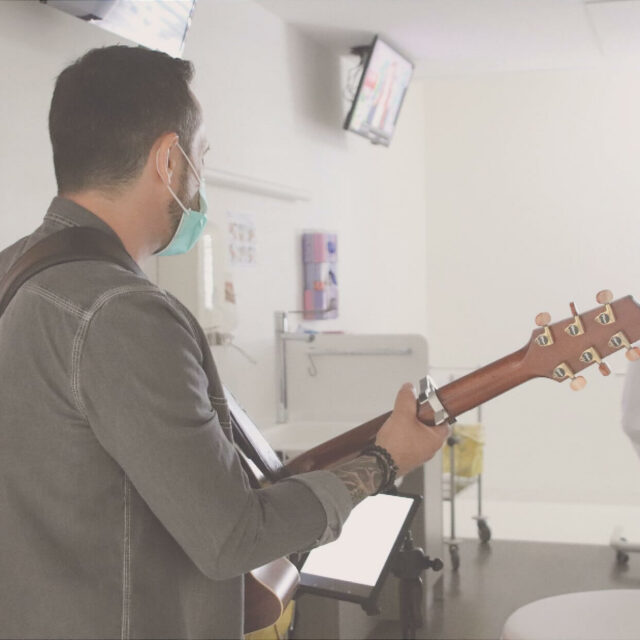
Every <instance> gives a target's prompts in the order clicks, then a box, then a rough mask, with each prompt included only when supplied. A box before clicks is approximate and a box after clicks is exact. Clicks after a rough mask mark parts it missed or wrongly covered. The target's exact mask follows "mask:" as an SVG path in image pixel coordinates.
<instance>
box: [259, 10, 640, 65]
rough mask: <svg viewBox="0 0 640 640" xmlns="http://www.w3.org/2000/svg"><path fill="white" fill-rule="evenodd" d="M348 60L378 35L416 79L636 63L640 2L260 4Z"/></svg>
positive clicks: (639, 44)
mask: <svg viewBox="0 0 640 640" xmlns="http://www.w3.org/2000/svg"><path fill="white" fill-rule="evenodd" d="M257 1H258V2H259V3H260V4H261V5H262V6H264V7H265V8H266V9H268V10H269V11H271V12H273V13H275V14H276V15H278V16H279V17H280V18H282V19H283V20H284V21H285V22H287V23H289V24H291V25H294V26H296V27H297V28H299V29H301V30H303V31H304V32H305V33H307V34H309V35H310V36H311V37H313V38H314V39H316V40H318V41H319V42H321V43H322V44H324V45H325V46H327V47H329V48H330V49H332V50H334V51H336V52H339V53H341V54H346V53H348V52H349V50H350V48H351V47H352V46H354V45H361V44H368V43H369V42H370V41H371V39H372V36H373V34H376V33H379V34H382V35H384V36H386V38H387V39H388V40H389V41H390V42H391V43H393V44H395V45H396V46H397V47H399V48H400V49H402V50H403V51H404V52H405V53H406V54H407V55H408V56H409V57H410V58H411V59H413V61H414V62H415V63H416V75H417V76H418V77H427V76H430V75H442V74H449V73H456V74H457V73H473V72H489V71H508V70H528V69H554V68H575V67H591V66H594V65H601V64H633V65H636V64H637V65H638V68H639V70H640V0H257Z"/></svg>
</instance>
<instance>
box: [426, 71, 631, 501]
mask: <svg viewBox="0 0 640 640" xmlns="http://www.w3.org/2000/svg"><path fill="white" fill-rule="evenodd" d="M639 108H640V73H638V72H637V71H632V70H624V69H617V70H616V69H607V68H601V69H594V70H583V71H549V72H528V73H512V74H487V75H484V76H474V77H459V78H448V79H447V78H440V79H435V78H434V79H431V80H429V81H428V82H427V83H426V89H425V122H426V148H427V157H428V159H427V173H426V175H427V201H428V224H427V255H428V268H427V272H428V275H429V277H428V294H427V297H428V300H429V311H428V326H429V332H428V337H429V341H430V344H431V347H432V351H431V356H432V363H433V364H434V365H436V366H440V367H444V368H448V367H470V368H473V367H476V366H478V365H480V364H485V363H488V362H490V361H492V360H495V359H497V358H499V357H501V356H503V355H505V354H506V353H508V352H511V351H515V350H516V349H517V348H519V347H521V346H523V345H524V344H525V342H527V340H528V339H529V336H530V332H531V330H532V329H533V328H534V322H533V319H534V316H535V315H536V314H537V313H538V312H539V311H549V312H551V314H552V316H553V320H554V321H555V320H561V319H563V318H565V317H567V316H569V307H568V303H569V302H570V301H571V300H573V301H575V303H576V305H577V306H578V309H582V310H586V309H589V308H592V307H594V306H596V303H595V299H594V296H595V293H596V292H597V291H598V290H599V289H602V288H611V289H612V290H613V292H614V294H615V295H616V297H618V296H622V295H626V294H629V293H632V294H636V295H640V285H639V282H638V279H639V278H640V255H638V251H637V242H636V241H635V237H636V234H637V230H638V226H639V224H640V222H639V216H638V211H640V180H639V179H638V175H639V174H638V168H639V167H640V120H639V119H638V113H640V110H639ZM625 363H626V361H625V360H624V358H617V359H616V360H614V362H613V364H612V368H613V369H614V371H616V372H620V373H622V372H624V370H625V366H626V364H625ZM441 375H443V376H446V374H445V373H444V371H443V372H441ZM586 377H587V379H588V380H589V384H588V386H587V388H586V389H585V390H584V391H582V392H580V393H575V392H572V391H571V390H570V389H569V387H568V384H563V385H558V384H557V383H555V382H552V381H550V380H546V379H542V380H540V381H534V382H531V383H528V384H527V385H525V386H524V387H521V388H519V389H517V390H516V391H513V392H511V393H510V394H508V395H506V396H502V397H501V398H498V399H496V400H494V401H492V402H490V403H488V404H487V405H486V406H485V421H486V425H487V429H488V432H487V447H486V458H485V460H486V477H485V487H486V489H487V495H488V496H489V497H490V498H491V497H494V498H505V499H514V500H517V499H530V500H543V501H544V500H551V501H555V500H558V501H576V502H580V501H584V502H594V503H598V502H601V503H618V504H625V503H633V502H636V503H637V501H638V499H639V498H640V462H639V461H638V460H637V458H636V456H635V455H634V453H633V451H632V447H631V446H630V444H629V443H628V442H627V440H626V438H625V436H624V435H623V434H622V433H621V430H620V426H619V425H620V415H619V403H620V394H621V388H622V377H614V376H611V377H609V378H602V377H601V376H600V375H599V374H598V373H597V371H596V370H595V369H590V370H588V372H587V373H586Z"/></svg>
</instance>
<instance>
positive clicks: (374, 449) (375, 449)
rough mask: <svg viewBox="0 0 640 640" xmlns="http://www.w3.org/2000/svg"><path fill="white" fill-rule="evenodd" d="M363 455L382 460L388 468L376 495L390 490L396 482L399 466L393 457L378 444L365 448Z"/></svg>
mask: <svg viewBox="0 0 640 640" xmlns="http://www.w3.org/2000/svg"><path fill="white" fill-rule="evenodd" d="M361 455H363V456H374V457H375V458H377V459H378V460H380V461H381V462H382V463H383V466H384V467H385V468H386V472H385V478H384V480H383V482H382V484H381V485H380V488H379V489H378V491H376V493H381V492H382V491H386V490H388V489H390V488H391V487H392V486H393V484H394V482H395V481H396V476H397V474H398V465H397V464H396V463H395V460H394V459H393V456H392V455H391V454H390V453H389V452H388V451H387V450H386V449H385V448H384V447H381V446H380V445H377V444H370V445H368V446H367V447H365V448H364V449H363V450H362V452H361Z"/></svg>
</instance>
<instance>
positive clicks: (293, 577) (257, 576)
mask: <svg viewBox="0 0 640 640" xmlns="http://www.w3.org/2000/svg"><path fill="white" fill-rule="evenodd" d="M299 582H300V574H299V573H298V570H297V569H296V568H295V567H294V566H293V564H291V562H289V561H288V560H287V559H286V558H278V559H277V560H273V562H269V563H268V564H265V565H263V566H262V567H258V568H257V569H254V570H253V571H251V572H250V573H247V574H245V577H244V600H245V608H244V630H245V633H250V632H252V631H257V630H258V629H264V628H265V627H269V626H271V625H272V624H274V623H275V621H276V620H278V618H279V617H280V616H281V615H282V614H283V612H284V610H285V609H286V607H287V605H288V604H289V602H291V599H292V598H293V596H294V594H295V592H296V588H297V586H298V583H299Z"/></svg>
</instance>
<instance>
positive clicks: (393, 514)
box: [301, 493, 413, 587]
mask: <svg viewBox="0 0 640 640" xmlns="http://www.w3.org/2000/svg"><path fill="white" fill-rule="evenodd" d="M412 504H413V499H411V498H407V497H404V496H390V495H386V494H384V493H381V494H379V495H377V496H371V497H369V498H366V499H365V500H363V501H362V502H361V503H360V504H358V505H357V506H356V507H355V508H354V509H353V511H352V512H351V515H350V516H349V517H348V518H347V521H346V522H345V524H344V527H343V528H342V533H341V534H340V537H339V538H338V539H337V540H336V541H335V542H330V543H329V544H326V545H324V546H322V547H318V548H317V549H313V550H312V551H311V552H310V553H309V556H308V557H307V560H306V561H305V563H304V565H303V567H302V569H301V571H302V573H307V574H311V575H315V576H322V577H326V578H330V579H333V580H344V581H346V582H353V583H356V584H364V585H368V586H372V587H373V586H374V585H375V584H376V582H377V581H378V577H379V575H380V572H381V571H382V569H383V568H384V565H385V562H386V561H387V557H388V556H389V553H391V549H392V548H393V543H394V542H395V541H396V539H397V537H398V534H399V533H400V529H401V528H402V525H403V523H404V521H405V518H406V517H407V514H408V513H409V509H411V505H412Z"/></svg>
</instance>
